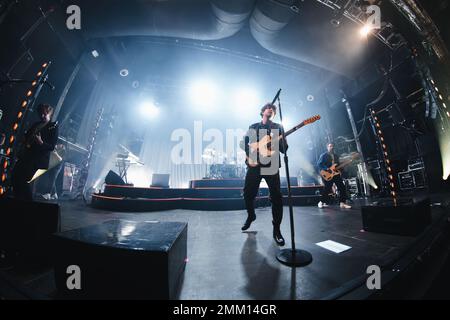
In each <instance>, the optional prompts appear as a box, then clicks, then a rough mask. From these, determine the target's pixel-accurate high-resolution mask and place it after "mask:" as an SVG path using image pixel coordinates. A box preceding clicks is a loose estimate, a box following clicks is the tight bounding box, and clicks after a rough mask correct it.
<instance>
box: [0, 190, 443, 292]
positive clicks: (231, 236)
mask: <svg viewBox="0 0 450 320" xmlns="http://www.w3.org/2000/svg"><path fill="white" fill-rule="evenodd" d="M441 199H442V198H441ZM437 201H440V198H436V199H433V203H435V205H434V206H433V207H432V218H433V222H432V224H431V225H430V226H429V227H427V229H426V230H425V231H424V232H423V233H422V234H421V235H419V236H417V237H405V236H395V235H387V234H379V233H372V232H364V231H363V230H362V220H361V211H360V205H362V204H364V201H363V200H359V201H357V203H355V204H354V207H353V208H352V209H349V210H344V209H339V208H338V207H330V208H325V209H319V208H317V207H316V206H306V207H295V208H294V216H295V226H296V241H297V247H298V248H301V249H305V250H307V251H309V252H310V253H311V254H312V256H313V262H312V264H310V265H308V266H307V267H304V268H298V269H291V268H289V267H286V266H283V265H281V264H280V263H279V262H278V261H277V260H276V258H275V256H276V253H277V252H278V251H279V250H280V249H279V247H277V246H276V245H275V243H274V241H273V239H272V224H271V210H270V208H269V207H264V208H260V209H258V210H257V220H256V221H255V222H254V223H253V224H252V226H251V228H250V229H249V230H248V231H247V232H242V231H241V230H240V228H241V226H242V224H243V222H244V221H245V218H246V213H245V211H243V210H237V211H208V212H205V211H195V210H166V211H155V212H140V213H130V212H111V211H104V210H99V209H94V208H91V207H87V206H86V205H85V204H84V203H83V202H61V217H62V220H61V227H62V230H63V231H65V230H72V229H77V228H81V227H85V226H90V225H95V224H100V223H103V222H105V221H109V220H115V219H122V220H127V221H176V222H187V223H188V235H187V256H188V260H187V264H186V269H185V272H184V276H183V279H182V281H181V285H180V288H179V293H178V295H177V298H178V299H183V300H184V299H186V300H191V299H192V300H205V299H208V300H209V299H219V300H223V299H231V300H245V299H251V300H254V299H269V300H271V299H274V300H290V299H293V300H299V299H302V300H309V299H340V298H342V299H346V298H350V299H366V298H369V297H372V298H373V297H374V296H373V295H375V297H377V296H379V297H384V298H417V297H418V296H416V295H425V294H426V293H427V292H426V291H427V289H423V288H424V287H423V286H422V287H421V288H422V290H425V292H416V291H415V290H414V289H408V290H405V288H404V287H402V289H403V290H401V291H400V292H401V294H399V295H398V296H397V293H396V286H398V285H401V286H404V285H405V283H408V284H409V285H412V284H418V283H416V282H412V281H411V279H415V280H417V278H414V277H417V276H416V275H415V272H417V271H418V270H421V272H422V273H421V276H420V279H419V280H420V281H429V284H428V286H431V285H432V284H433V280H434V279H435V278H436V277H437V275H433V274H432V273H431V272H428V271H426V272H425V271H424V270H427V269H424V268H425V267H427V265H428V264H430V263H431V261H433V263H432V264H433V265H434V267H436V268H437V262H436V261H438V260H436V259H438V257H442V256H443V255H444V254H448V252H449V250H448V241H446V242H445V241H443V239H447V240H448V234H447V232H448V219H449V212H448V211H446V210H444V208H442V207H439V206H436V202H437ZM447 210H448V209H447ZM281 229H282V233H283V235H284V237H285V238H286V247H290V236H289V217H288V208H287V207H285V210H284V219H283V223H282V228H281ZM326 240H332V241H336V242H338V243H340V244H344V245H346V246H350V247H351V249H350V250H348V251H345V252H343V253H340V254H337V253H334V252H331V251H329V250H326V249H324V248H322V247H319V246H318V245H316V243H319V242H322V241H326ZM437 248H438V249H439V250H438V249H437ZM444 258H446V256H444ZM420 261H421V262H420ZM35 262H36V263H38V262H39V261H35ZM442 263H445V259H444V260H443V262H442ZM418 264H419V265H418ZM370 265H378V266H380V267H381V269H382V271H383V273H382V284H383V288H382V289H383V290H381V291H378V292H373V291H372V292H370V291H369V290H367V288H366V285H365V283H366V278H367V273H366V270H367V267H368V266H370ZM418 268H419V269H418ZM438 270H439V268H438ZM0 272H1V275H2V277H0V278H2V281H7V283H8V284H9V287H10V288H13V287H14V286H15V287H16V288H20V294H21V295H22V296H23V298H31V297H32V298H40V299H43V298H51V299H52V298H55V297H56V292H55V290H56V289H55V283H54V275H53V270H52V269H51V268H48V267H47V268H43V267H36V268H33V269H31V267H30V264H27V265H26V266H16V267H8V265H7V264H6V263H5V261H3V266H2V267H1V269H0ZM399 279H401V281H400V280H399ZM399 281H400V282H399ZM13 284H14V285H13ZM425 287H426V286H425ZM3 288H8V287H6V286H3ZM4 290H7V289H4ZM13 290H14V289H11V291H10V294H12V293H11V292H13ZM2 294H3V295H5V294H6V295H7V294H8V292H7V293H4V292H3V293H2Z"/></svg>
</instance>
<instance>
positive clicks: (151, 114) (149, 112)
mask: <svg viewBox="0 0 450 320" xmlns="http://www.w3.org/2000/svg"><path fill="white" fill-rule="evenodd" d="M140 112H141V114H142V115H143V116H145V117H146V118H156V117H157V116H158V115H159V108H158V107H157V106H156V105H155V104H154V103H153V102H143V103H142V104H141V106H140Z"/></svg>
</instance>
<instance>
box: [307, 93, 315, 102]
mask: <svg viewBox="0 0 450 320" xmlns="http://www.w3.org/2000/svg"><path fill="white" fill-rule="evenodd" d="M314 99H315V97H314V96H313V95H312V94H309V95H308V96H307V97H306V100H308V101H309V102H313V101H314Z"/></svg>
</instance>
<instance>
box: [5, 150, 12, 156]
mask: <svg viewBox="0 0 450 320" xmlns="http://www.w3.org/2000/svg"><path fill="white" fill-rule="evenodd" d="M11 151H12V150H11V148H8V149H6V155H7V156H10V155H11Z"/></svg>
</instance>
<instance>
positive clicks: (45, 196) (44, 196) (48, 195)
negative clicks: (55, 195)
mask: <svg viewBox="0 0 450 320" xmlns="http://www.w3.org/2000/svg"><path fill="white" fill-rule="evenodd" d="M42 198H44V199H45V200H50V199H51V198H52V195H51V194H50V193H46V194H43V195H42Z"/></svg>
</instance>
